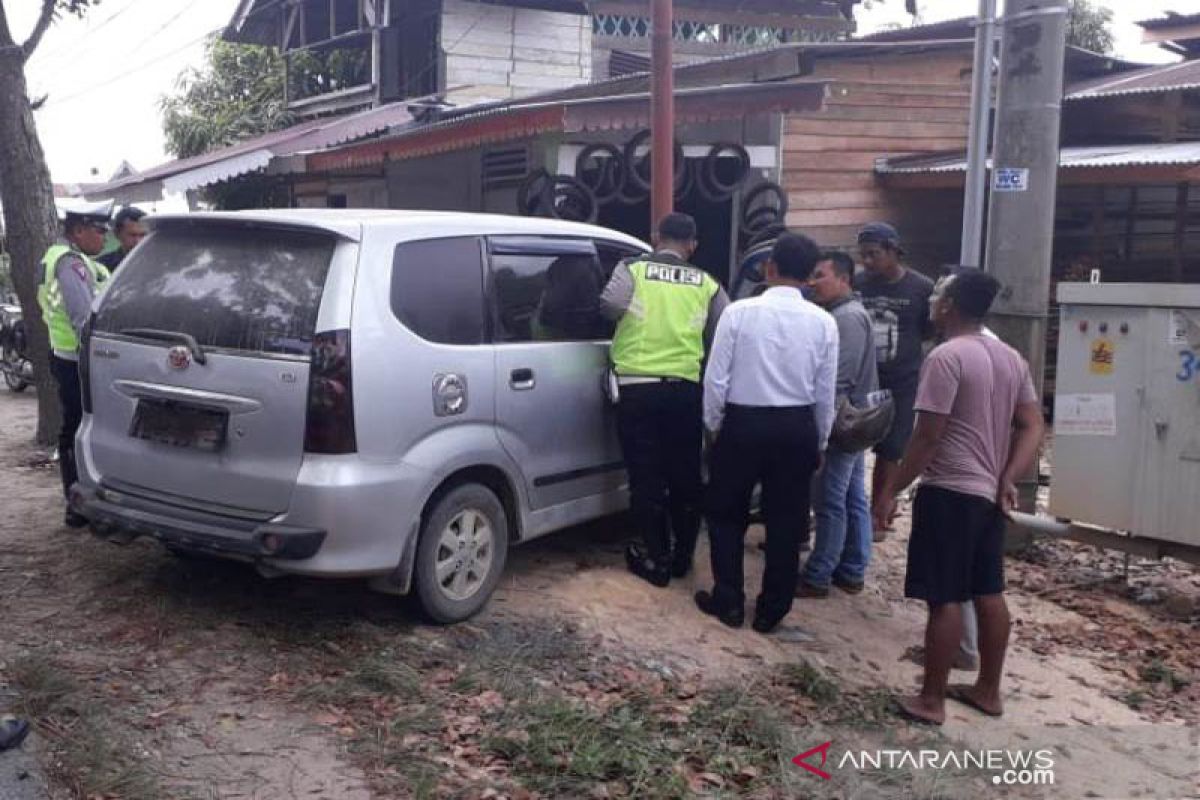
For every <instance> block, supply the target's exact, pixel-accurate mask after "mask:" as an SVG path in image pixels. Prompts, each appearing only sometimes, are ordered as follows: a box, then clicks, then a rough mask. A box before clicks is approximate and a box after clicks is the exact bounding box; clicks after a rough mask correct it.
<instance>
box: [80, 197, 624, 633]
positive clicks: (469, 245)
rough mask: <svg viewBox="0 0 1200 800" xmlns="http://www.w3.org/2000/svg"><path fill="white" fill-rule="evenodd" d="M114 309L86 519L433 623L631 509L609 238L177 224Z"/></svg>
mask: <svg viewBox="0 0 1200 800" xmlns="http://www.w3.org/2000/svg"><path fill="white" fill-rule="evenodd" d="M151 228H152V229H151V233H150V235H149V236H148V237H147V238H146V239H145V240H144V241H143V242H142V243H141V244H140V245H139V246H138V248H137V249H136V250H135V251H134V252H133V253H132V254H131V255H130V256H129V258H128V259H127V260H126V261H125V262H124V263H123V264H122V266H121V269H120V270H119V271H118V272H117V273H116V275H115V277H114V279H113V280H112V282H111V284H110V286H109V287H108V289H107V291H106V292H105V294H104V295H103V296H102V297H101V298H100V299H99V300H98V301H97V304H96V307H95V313H94V314H93V316H92V319H91V322H90V323H89V330H88V332H87V333H86V338H85V346H84V348H83V358H82V359H81V363H80V374H81V380H82V382H83V399H84V410H85V415H84V422H83V425H82V427H81V429H80V433H79V439H78V446H77V458H78V462H79V475H80V478H79V482H78V483H77V484H76V485H75V487H74V488H73V490H72V497H71V503H72V507H73V508H74V509H75V510H76V511H78V512H79V513H81V514H83V515H84V516H86V517H87V518H88V520H89V521H90V522H91V525H92V528H93V530H94V531H95V532H97V533H99V534H101V535H103V536H105V537H107V538H110V539H113V540H116V541H129V540H131V539H133V538H136V537H138V536H142V535H149V536H154V537H157V538H158V539H159V540H161V541H162V542H163V543H164V544H166V545H167V547H168V548H170V549H172V550H174V551H178V552H181V553H194V552H203V553H208V554H215V555H219V556H224V557H228V558H235V559H242V560H246V561H250V562H253V563H255V564H256V565H258V567H259V568H260V570H262V571H263V572H264V573H266V574H278V573H295V574H302V575H322V576H337V577H366V578H370V579H371V583H372V585H373V586H375V587H376V588H378V589H381V590H383V591H389V592H394V593H401V594H403V593H409V592H411V593H413V594H415V596H416V597H417V598H418V600H419V602H420V605H421V606H422V608H423V609H424V610H425V611H426V613H427V614H428V615H429V616H430V617H431V618H432V619H434V620H436V621H438V622H453V621H457V620H462V619H465V618H467V617H469V616H471V615H472V614H474V613H475V612H477V611H478V610H479V609H480V608H482V607H483V605H484V604H485V603H486V602H487V599H488V597H489V596H490V594H491V593H492V591H493V589H494V588H495V586H496V584H497V582H498V581H499V579H500V575H501V572H502V571H503V569H504V563H505V557H506V554H507V550H508V545H509V543H510V542H518V541H523V540H526V539H530V538H533V537H536V536H539V535H541V534H544V533H549V532H551V531H554V530H558V529H561V528H564V527H567V526H569V525H574V524H576V523H580V522H584V521H586V520H589V519H593V518H596V517H600V516H603V515H605V514H610V513H613V512H617V511H620V510H622V509H623V508H625V507H626V505H627V502H628V494H627V485H626V478H625V472H624V466H623V464H622V460H621V453H620V448H619V445H618V442H617V436H616V423H615V413H614V411H613V409H612V408H611V406H610V405H609V404H608V403H607V401H606V399H605V394H604V386H603V384H604V375H605V371H606V368H607V365H608V347H609V342H608V339H609V338H610V337H611V332H612V327H611V324H610V323H608V322H606V321H604V320H603V318H602V317H601V316H600V315H599V314H598V313H597V312H598V299H599V292H600V290H601V288H602V287H603V285H604V282H605V280H606V279H607V276H608V274H609V273H611V271H612V268H613V267H614V266H615V265H616V263H617V262H618V261H619V260H621V259H623V258H626V257H629V256H632V255H637V254H641V253H644V252H646V250H647V248H646V246H645V244H643V243H642V242H640V241H638V240H637V239H634V238H631V237H629V236H626V235H624V234H620V233H616V232H614V231H610V230H605V229H602V228H597V227H593V226H589V225H581V224H576V223H568V222H559V221H555V220H547V219H528V218H520V217H505V216H492V215H482V214H463V213H418V212H409V211H365V210H339V211H333V210H278V211H249V212H229V213H205V214H189V215H178V216H158V217H155V218H152V220H151Z"/></svg>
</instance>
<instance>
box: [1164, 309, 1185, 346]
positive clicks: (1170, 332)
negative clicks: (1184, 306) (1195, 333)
mask: <svg viewBox="0 0 1200 800" xmlns="http://www.w3.org/2000/svg"><path fill="white" fill-rule="evenodd" d="M1167 320H1168V327H1167V344H1187V343H1188V328H1189V327H1190V325H1189V322H1188V318H1187V315H1186V314H1184V313H1183V312H1182V311H1180V310H1178V309H1172V311H1171V313H1170V314H1169V315H1168V317H1167Z"/></svg>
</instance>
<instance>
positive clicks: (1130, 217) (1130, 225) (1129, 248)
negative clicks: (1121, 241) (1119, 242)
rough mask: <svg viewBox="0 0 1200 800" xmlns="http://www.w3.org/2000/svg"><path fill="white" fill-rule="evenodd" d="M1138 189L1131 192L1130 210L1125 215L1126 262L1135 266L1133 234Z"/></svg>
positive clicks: (1134, 188)
mask: <svg viewBox="0 0 1200 800" xmlns="http://www.w3.org/2000/svg"><path fill="white" fill-rule="evenodd" d="M1137 202H1138V187H1136V186H1134V187H1133V188H1132V189H1130V190H1129V210H1128V212H1127V213H1126V215H1125V262H1126V264H1127V265H1132V264H1133V232H1134V227H1135V223H1136V221H1137Z"/></svg>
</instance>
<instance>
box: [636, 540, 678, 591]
mask: <svg viewBox="0 0 1200 800" xmlns="http://www.w3.org/2000/svg"><path fill="white" fill-rule="evenodd" d="M625 564H626V566H628V567H629V571H630V572H632V573H633V574H634V575H637V576H638V577H639V578H641V579H642V580H644V581H645V582H646V583H649V584H650V585H651V586H657V587H658V588H660V589H661V588H663V587H664V586H666V585H668V584H669V583H670V582H671V572H670V570H668V569H667V568H666V567H661V566H659V565H658V564H657V563H656V562H655V561H654V560H653V559H650V558H647V557H646V556H645V555H643V554H642V551H641V549H639V548H638V547H636V546H634V545H630V546H629V547H627V548H625Z"/></svg>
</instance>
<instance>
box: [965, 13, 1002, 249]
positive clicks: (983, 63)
mask: <svg viewBox="0 0 1200 800" xmlns="http://www.w3.org/2000/svg"><path fill="white" fill-rule="evenodd" d="M995 35H996V0H979V17H978V18H977V19H976V20H975V65H974V68H973V71H972V74H971V126H970V131H969V133H968V134H967V185H966V190H965V191H964V192H963V230H962V251H961V253H960V255H959V259H958V263H960V264H962V265H963V266H965V267H978V266H980V264H981V263H982V260H983V209H984V203H986V202H987V157H988V134H989V132H990V129H989V126H988V123H989V122H990V121H991V111H992V59H993V57H994V50H995Z"/></svg>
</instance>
